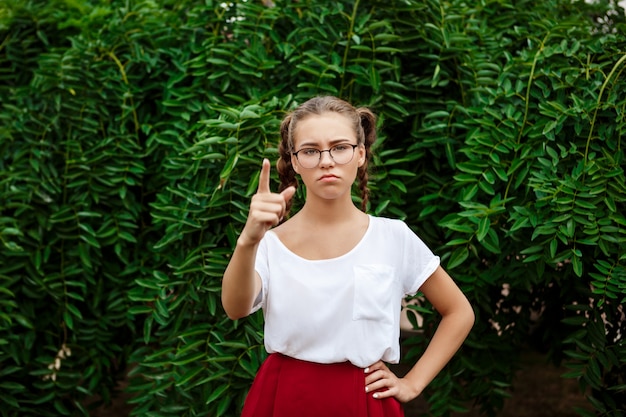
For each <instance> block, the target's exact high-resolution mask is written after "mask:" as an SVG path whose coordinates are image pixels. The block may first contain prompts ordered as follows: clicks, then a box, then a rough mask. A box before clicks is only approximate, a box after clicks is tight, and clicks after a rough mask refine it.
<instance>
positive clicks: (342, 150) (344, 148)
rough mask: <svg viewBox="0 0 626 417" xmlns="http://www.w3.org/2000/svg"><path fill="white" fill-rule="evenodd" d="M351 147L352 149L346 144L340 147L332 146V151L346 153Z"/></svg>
mask: <svg viewBox="0 0 626 417" xmlns="http://www.w3.org/2000/svg"><path fill="white" fill-rule="evenodd" d="M351 147H352V146H350V145H348V144H345V143H343V144H341V145H337V146H334V147H333V151H335V152H345V151H347V150H348V149H350V148H351Z"/></svg>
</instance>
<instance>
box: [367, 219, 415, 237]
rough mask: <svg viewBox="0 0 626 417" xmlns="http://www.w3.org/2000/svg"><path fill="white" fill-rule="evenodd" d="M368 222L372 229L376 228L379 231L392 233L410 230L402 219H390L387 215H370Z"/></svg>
mask: <svg viewBox="0 0 626 417" xmlns="http://www.w3.org/2000/svg"><path fill="white" fill-rule="evenodd" d="M370 222H371V223H372V228H373V229H378V230H379V231H381V232H385V231H386V232H392V233H406V232H411V229H410V228H409V226H408V225H407V224H406V223H405V222H404V221H403V220H399V219H391V218H388V217H377V216H372V215H370Z"/></svg>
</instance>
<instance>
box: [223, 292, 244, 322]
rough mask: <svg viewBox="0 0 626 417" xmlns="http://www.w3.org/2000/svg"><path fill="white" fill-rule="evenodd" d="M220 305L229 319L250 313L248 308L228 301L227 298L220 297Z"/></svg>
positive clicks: (237, 318) (242, 316) (236, 318)
mask: <svg viewBox="0 0 626 417" xmlns="http://www.w3.org/2000/svg"><path fill="white" fill-rule="evenodd" d="M222 307H223V308H224V312H225V313H226V316H227V317H228V318H229V319H231V320H239V319H242V318H244V317H247V316H248V315H249V314H250V309H249V308H248V309H244V308H241V306H240V305H239V304H237V303H232V302H229V301H228V300H225V299H224V297H222Z"/></svg>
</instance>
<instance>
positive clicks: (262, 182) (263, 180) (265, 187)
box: [257, 158, 270, 194]
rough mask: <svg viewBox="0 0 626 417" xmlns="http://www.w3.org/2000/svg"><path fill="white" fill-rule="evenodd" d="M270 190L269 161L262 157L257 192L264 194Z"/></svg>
mask: <svg viewBox="0 0 626 417" xmlns="http://www.w3.org/2000/svg"><path fill="white" fill-rule="evenodd" d="M269 192H270V161H269V160H267V158H265V159H263V165H262V166H261V174H260V175H259V188H258V189H257V193H259V194H262V193H263V194H266V193H269Z"/></svg>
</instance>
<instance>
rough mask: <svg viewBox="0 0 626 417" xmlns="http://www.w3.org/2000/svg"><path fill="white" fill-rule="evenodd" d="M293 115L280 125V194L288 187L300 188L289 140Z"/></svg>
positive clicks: (287, 210) (286, 209)
mask: <svg viewBox="0 0 626 417" xmlns="http://www.w3.org/2000/svg"><path fill="white" fill-rule="evenodd" d="M291 118H292V115H291V114H288V115H287V116H286V117H285V119H284V120H283V121H282V123H281V124H280V138H281V140H280V144H279V145H278V155H279V158H278V161H277V162H276V169H277V170H278V179H279V180H280V185H279V186H278V192H281V191H283V190H284V189H286V188H287V187H290V186H294V187H295V188H298V178H297V177H296V171H294V169H293V167H292V166H291V143H290V140H289V136H290V127H291ZM292 201H293V199H292V200H289V201H288V202H287V207H286V208H285V218H287V217H288V216H289V210H290V209H291V204H292Z"/></svg>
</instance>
